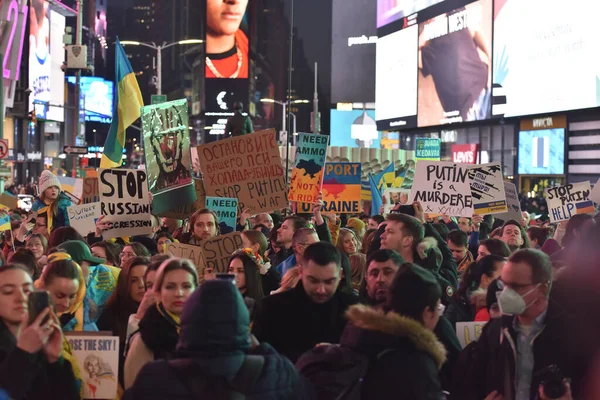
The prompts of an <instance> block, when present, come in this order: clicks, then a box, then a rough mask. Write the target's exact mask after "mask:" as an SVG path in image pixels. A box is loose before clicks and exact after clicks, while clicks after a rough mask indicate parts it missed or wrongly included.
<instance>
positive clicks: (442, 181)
mask: <svg viewBox="0 0 600 400" xmlns="http://www.w3.org/2000/svg"><path fill="white" fill-rule="evenodd" d="M415 201H419V202H421V204H422V206H423V211H424V212H425V213H427V214H446V215H449V216H451V217H471V216H472V215H473V212H474V208H473V197H472V195H471V181H470V179H469V166H468V165H463V164H455V163H451V162H440V161H419V162H418V163H417V165H416V167H415V178H414V182H413V184H412V189H411V203H414V202H415Z"/></svg>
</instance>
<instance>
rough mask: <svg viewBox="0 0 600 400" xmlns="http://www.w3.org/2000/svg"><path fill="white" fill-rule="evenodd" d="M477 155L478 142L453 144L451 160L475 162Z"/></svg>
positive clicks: (466, 162) (467, 162) (463, 162)
mask: <svg viewBox="0 0 600 400" xmlns="http://www.w3.org/2000/svg"><path fill="white" fill-rule="evenodd" d="M478 155H479V145H478V144H453V145H452V162H455V163H459V164H477V161H478V158H479V157H478Z"/></svg>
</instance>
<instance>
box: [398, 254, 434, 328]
mask: <svg viewBox="0 0 600 400" xmlns="http://www.w3.org/2000/svg"><path fill="white" fill-rule="evenodd" d="M441 296H442V289H441V288H440V284H439V283H438V281H437V279H436V278H435V276H434V275H433V274H432V273H431V272H429V271H427V270H426V269H424V268H422V267H420V266H418V265H416V264H404V265H402V266H401V267H400V268H399V269H398V272H396V275H395V276H394V280H393V281H392V284H391V285H390V294H389V298H388V304H387V309H388V310H391V311H395V312H397V313H399V314H402V315H405V316H408V317H411V318H413V319H416V320H420V319H421V315H422V313H423V310H425V307H427V306H433V305H435V303H436V302H437V301H438V300H439V299H440V297H441Z"/></svg>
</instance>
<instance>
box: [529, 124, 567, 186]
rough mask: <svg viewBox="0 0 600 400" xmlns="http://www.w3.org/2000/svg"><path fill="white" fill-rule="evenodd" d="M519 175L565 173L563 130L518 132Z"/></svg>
mask: <svg viewBox="0 0 600 400" xmlns="http://www.w3.org/2000/svg"><path fill="white" fill-rule="evenodd" d="M518 171H519V174H520V175H562V174H564V173H565V130H564V129H562V128H559V129H542V130H536V131H521V132H520V133H519V168H518Z"/></svg>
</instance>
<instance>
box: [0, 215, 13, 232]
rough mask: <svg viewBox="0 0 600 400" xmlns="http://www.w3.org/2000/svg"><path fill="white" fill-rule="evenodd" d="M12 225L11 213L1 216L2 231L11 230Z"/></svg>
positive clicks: (0, 229) (0, 230)
mask: <svg viewBox="0 0 600 400" xmlns="http://www.w3.org/2000/svg"><path fill="white" fill-rule="evenodd" d="M10 227H11V224H10V215H8V214H5V215H3V216H1V217H0V232H4V231H9V230H10Z"/></svg>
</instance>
